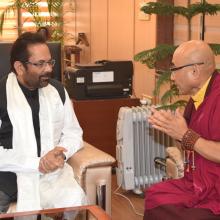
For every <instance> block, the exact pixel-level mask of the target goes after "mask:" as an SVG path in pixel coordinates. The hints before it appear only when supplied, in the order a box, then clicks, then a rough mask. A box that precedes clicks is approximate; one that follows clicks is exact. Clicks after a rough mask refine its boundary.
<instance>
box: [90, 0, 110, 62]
mask: <svg viewBox="0 0 220 220" xmlns="http://www.w3.org/2000/svg"><path fill="white" fill-rule="evenodd" d="M107 23H108V1H107V0H91V34H90V36H91V45H90V47H91V62H94V61H96V60H102V59H107V56H108V48H107V46H108V43H107V42H108V25H107Z"/></svg>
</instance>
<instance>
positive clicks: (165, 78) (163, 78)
mask: <svg viewBox="0 0 220 220" xmlns="http://www.w3.org/2000/svg"><path fill="white" fill-rule="evenodd" d="M156 72H157V73H159V74H158V75H157V76H158V79H157V82H156V86H155V89H154V91H153V95H154V96H157V95H159V93H160V88H161V86H162V85H164V84H166V83H169V82H170V76H171V72H170V71H169V70H159V71H156Z"/></svg>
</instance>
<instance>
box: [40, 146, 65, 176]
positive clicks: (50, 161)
mask: <svg viewBox="0 0 220 220" xmlns="http://www.w3.org/2000/svg"><path fill="white" fill-rule="evenodd" d="M65 151H67V150H66V149H65V148H64V147H55V148H54V149H53V150H51V151H49V152H48V153H47V154H45V155H44V156H43V157H42V158H41V159H40V163H39V171H40V172H41V173H50V172H53V171H55V170H57V169H58V168H62V167H63V166H64V162H65V161H64V160H65V155H64V154H63V152H65Z"/></svg>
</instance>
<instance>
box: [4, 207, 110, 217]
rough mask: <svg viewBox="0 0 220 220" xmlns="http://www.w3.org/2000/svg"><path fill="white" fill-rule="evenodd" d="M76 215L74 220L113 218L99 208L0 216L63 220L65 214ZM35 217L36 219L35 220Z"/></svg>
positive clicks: (48, 210) (46, 210) (72, 208)
mask: <svg viewBox="0 0 220 220" xmlns="http://www.w3.org/2000/svg"><path fill="white" fill-rule="evenodd" d="M64 212H65V213H74V212H75V214H76V217H75V218H73V219H74V220H110V219H111V218H110V217H109V216H108V215H107V214H106V213H105V212H104V210H103V209H101V208H100V207H99V206H95V205H91V206H79V207H70V208H58V209H44V210H39V211H29V212H17V213H9V214H0V219H14V218H15V217H22V220H24V219H25V220H26V219H27V220H30V219H36V220H37V219H42V220H44V219H45V220H48V219H51V220H52V219H55V220H62V219H63V218H62V216H63V213H64ZM34 217H35V218H34Z"/></svg>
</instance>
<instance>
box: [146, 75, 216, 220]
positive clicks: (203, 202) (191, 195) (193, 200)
mask: <svg viewBox="0 0 220 220" xmlns="http://www.w3.org/2000/svg"><path fill="white" fill-rule="evenodd" d="M184 117H185V118H186V120H187V122H188V126H189V128H191V129H193V130H194V131H196V132H197V133H199V134H200V135H201V137H203V138H205V139H207V140H212V141H220V74H218V73H217V72H215V73H214V74H213V76H212V78H211V80H210V82H209V86H208V88H207V91H206V94H205V98H204V101H203V102H202V104H201V105H200V106H199V107H198V109H197V110H195V108H194V105H193V101H192V99H191V100H190V101H189V102H188V105H187V106H186V110H185V114H184ZM195 165H196V169H195V170H194V171H192V170H190V172H188V173H187V172H185V175H184V177H183V178H181V179H175V180H168V181H165V182H161V183H157V184H154V185H152V186H151V187H150V188H148V189H147V190H146V196H145V210H146V211H145V219H150V220H154V219H160V218H158V217H155V218H154V217H153V215H152V213H153V212H154V210H155V211H156V212H157V213H158V211H159V213H160V211H161V210H163V209H164V208H165V210H166V211H165V212H163V211H162V212H161V214H162V213H163V214H162V216H161V217H164V216H165V214H164V213H169V214H168V216H170V218H167V219H169V220H171V219H176V217H177V216H178V214H179V216H178V217H180V218H179V219H186V218H181V216H183V215H184V214H183V213H186V212H188V213H189V214H190V210H192V213H193V212H197V211H198V213H203V212H204V213H206V212H207V214H208V215H210V216H211V217H210V218H204V219H215V216H216V215H219V214H220V164H218V163H215V162H212V161H209V160H207V159H205V158H204V157H202V156H201V155H199V154H198V153H196V152H195ZM167 208H168V209H167ZM201 209H202V212H201ZM172 210H173V212H172ZM174 210H175V211H174ZM156 212H155V213H156ZM175 212H176V213H175ZM204 213H203V214H204ZM151 215H152V216H151ZM190 215H191V214H190ZM147 216H148V217H147ZM150 216H151V217H150ZM174 216H175V217H174ZM191 217H192V216H191ZM212 217H213V218H212ZM216 217H217V216H216ZM161 219H166V218H161ZM191 219H195V220H197V219H203V218H199V217H198V218H191ZM217 219H220V215H219V216H218V218H217Z"/></svg>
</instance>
